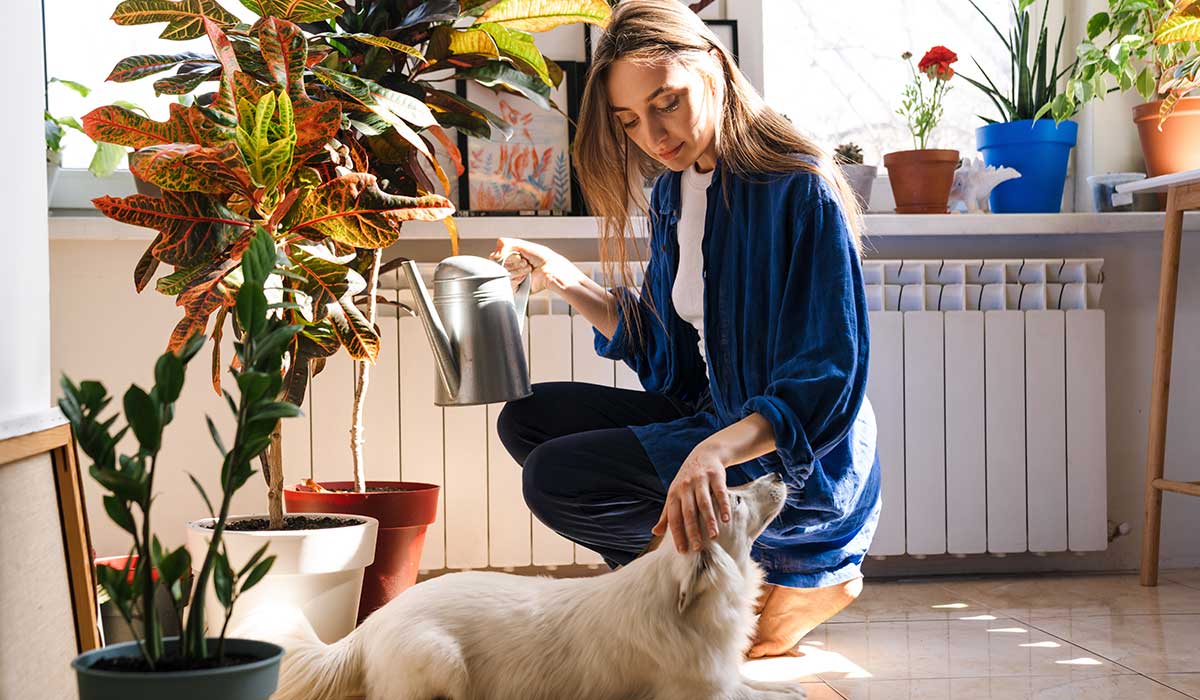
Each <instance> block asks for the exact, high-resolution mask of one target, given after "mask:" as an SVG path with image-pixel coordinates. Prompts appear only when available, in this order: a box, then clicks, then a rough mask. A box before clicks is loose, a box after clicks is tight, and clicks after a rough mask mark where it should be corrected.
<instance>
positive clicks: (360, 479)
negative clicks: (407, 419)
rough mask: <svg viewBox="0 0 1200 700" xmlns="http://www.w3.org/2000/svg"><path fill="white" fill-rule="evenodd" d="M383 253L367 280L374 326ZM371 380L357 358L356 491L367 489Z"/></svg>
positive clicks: (352, 428)
mask: <svg viewBox="0 0 1200 700" xmlns="http://www.w3.org/2000/svg"><path fill="white" fill-rule="evenodd" d="M382 259H383V253H382V251H380V250H379V249H378V248H376V249H375V251H374V259H373V260H372V262H371V277H370V279H369V280H368V281H367V324H368V325H369V326H370V327H371V328H374V327H375V310H376V302H375V294H376V292H377V291H378V290H379V264H380V262H381V261H382ZM370 381H371V362H370V360H358V361H356V362H355V363H354V422H353V424H352V425H351V426H350V450H351V452H352V454H353V455H354V462H353V465H354V490H355V491H356V492H358V493H366V491H367V474H366V465H365V464H364V463H363V444H364V443H365V442H366V440H365V439H364V438H363V422H362V417H363V404H365V403H366V397H367V387H368V386H369V385H370Z"/></svg>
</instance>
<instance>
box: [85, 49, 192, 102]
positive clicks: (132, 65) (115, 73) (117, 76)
mask: <svg viewBox="0 0 1200 700" xmlns="http://www.w3.org/2000/svg"><path fill="white" fill-rule="evenodd" d="M184 63H192V64H197V65H206V66H208V67H210V68H211V67H213V66H215V65H216V59H215V58H214V57H212V56H205V55H203V54H198V53H195V52H192V51H185V52H183V53H176V54H161V53H159V54H146V55H142V56H129V57H128V58H122V59H121V60H120V61H117V65H116V66H114V67H113V69H112V71H111V72H110V73H109V74H108V78H106V80H110V81H112V82H114V83H128V82H130V81H133V80H137V79H139V78H144V77H146V76H148V75H154V74H156V73H161V72H163V71H165V70H170V69H172V68H174V67H176V66H179V65H181V64H184ZM85 97H86V95H85Z"/></svg>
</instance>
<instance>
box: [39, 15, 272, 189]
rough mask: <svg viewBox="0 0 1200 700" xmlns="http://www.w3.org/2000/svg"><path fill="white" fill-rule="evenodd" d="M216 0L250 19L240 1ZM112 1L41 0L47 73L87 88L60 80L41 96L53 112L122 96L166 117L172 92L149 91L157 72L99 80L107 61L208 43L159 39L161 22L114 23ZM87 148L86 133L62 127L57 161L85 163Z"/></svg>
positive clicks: (79, 110) (207, 50)
mask: <svg viewBox="0 0 1200 700" xmlns="http://www.w3.org/2000/svg"><path fill="white" fill-rule="evenodd" d="M221 4H222V5H223V6H224V7H225V8H226V9H227V10H229V11H230V12H232V13H234V14H236V15H238V16H239V17H241V18H242V19H244V20H249V21H253V15H252V14H250V13H249V11H248V10H246V9H245V8H244V7H242V6H241V4H240V3H238V2H230V1H225V2H222V3H221ZM116 6H117V0H86V1H84V0H44V7H45V15H46V22H45V31H46V76H47V78H59V79H64V80H73V81H75V82H78V83H82V84H83V85H85V86H87V87H89V88H91V90H92V92H91V94H90V95H89V96H88V97H86V98H85V97H81V96H80V95H78V94H76V93H75V92H73V91H71V90H68V89H66V88H64V87H62V86H51V87H50V89H49V91H48V96H47V99H48V105H49V108H50V113H51V114H53V115H55V116H56V117H62V116H67V115H70V116H74V117H76V118H81V117H83V115H84V114H87V113H88V112H90V111H91V110H93V109H95V108H96V107H100V106H102V105H107V104H112V103H113V102H114V101H117V100H125V101H127V102H132V103H134V104H136V105H138V106H140V107H142V108H143V109H145V110H146V111H147V112H148V113H149V114H150V116H151V117H153V118H154V119H166V117H167V110H168V107H167V105H168V104H170V102H171V101H173V100H174V99H175V98H173V97H171V96H169V95H164V96H162V97H156V96H155V95H154V87H153V83H154V80H155V78H156V77H160V76H151V77H147V78H143V79H141V80H138V81H135V82H132V83H108V82H105V78H107V77H108V74H109V72H111V71H112V69H113V66H115V65H116V64H117V61H119V60H121V59H122V58H125V57H126V56H132V55H135V54H153V53H165V54H175V53H182V52H185V51H195V52H197V53H204V54H211V53H212V46H211V45H210V44H209V43H208V40H207V39H205V38H203V37H201V38H200V39H194V40H192V41H168V40H166V39H159V38H158V35H159V33H160V32H162V30H163V27H164V26H165V25H163V24H161V23H160V24H148V25H141V26H136V27H122V26H119V25H117V24H116V23H115V22H113V21H112V20H111V19H110V17H111V15H112V11H113V8H115V7H116ZM162 75H163V76H165V75H169V73H163V74H162ZM92 151H93V146H92V144H91V142H90V141H89V140H88V139H87V137H86V136H84V135H83V134H80V133H78V132H76V131H68V133H67V135H66V137H64V139H63V163H62V164H63V167H64V168H86V167H87V166H88V163H89V162H90V161H91V159H92ZM122 167H124V166H122Z"/></svg>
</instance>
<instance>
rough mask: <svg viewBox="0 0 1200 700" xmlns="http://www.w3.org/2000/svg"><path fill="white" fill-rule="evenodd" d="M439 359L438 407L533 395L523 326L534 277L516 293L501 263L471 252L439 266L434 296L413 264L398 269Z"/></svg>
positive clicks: (436, 402)
mask: <svg viewBox="0 0 1200 700" xmlns="http://www.w3.org/2000/svg"><path fill="white" fill-rule="evenodd" d="M401 268H402V269H403V270H404V274H405V275H406V276H407V277H408V284H409V287H410V288H411V289H412V292H413V298H414V301H415V302H416V304H415V305H416V310H417V315H418V316H419V317H420V318H421V321H422V322H423V323H424V324H425V332H426V334H427V335H428V336H429V344H430V345H432V346H433V356H434V359H435V360H436V361H437V362H436V364H437V368H438V374H439V375H440V376H441V378H442V381H441V382H438V384H437V389H436V391H435V392H434V399H433V402H434V403H435V404H437V405H438V406H474V405H477V404H485V403H498V402H503V401H513V400H515V399H520V398H524V397H526V396H529V395H530V394H531V393H533V388H532V387H531V386H530V385H529V368H528V366H527V365H526V363H525V344H524V342H523V341H522V338H521V329H522V325H523V324H524V321H525V309H526V307H527V306H528V305H529V285H530V282H529V277H526V278H525V279H524V280H522V281H521V284H520V286H519V287H518V288H517V293H516V294H515V295H514V294H513V290H512V283H511V282H510V281H509V275H508V271H507V270H505V269H504V267H503V266H501V265H499V264H497V263H495V262H492V261H491V260H488V259H487V258H480V257H476V256H474V255H456V256H454V257H451V258H446V259H445V260H443V261H442V262H440V263H438V266H437V269H436V270H435V271H434V274H433V288H434V297H433V299H432V300H431V299H430V298H429V291H428V290H427V289H426V288H425V282H424V280H422V279H421V273H420V271H418V270H417V264H416V263H415V262H413V261H412V260H408V261H406V262H404V263H403V264H402V265H401Z"/></svg>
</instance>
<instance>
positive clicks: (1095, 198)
mask: <svg viewBox="0 0 1200 700" xmlns="http://www.w3.org/2000/svg"><path fill="white" fill-rule="evenodd" d="M1145 179H1146V174H1145V173H1105V174H1104V175H1090V176H1088V179H1087V181H1088V186H1089V187H1091V188H1092V206H1093V207H1095V210H1096V211H1098V212H1113V211H1133V195H1132V194H1130V193H1124V194H1122V193H1120V192H1117V185H1123V184H1125V183H1127V182H1137V181H1138V180H1145Z"/></svg>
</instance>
